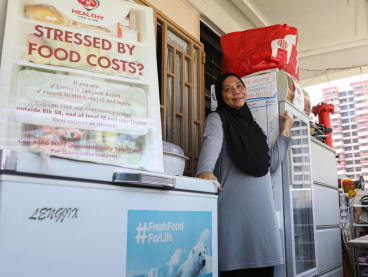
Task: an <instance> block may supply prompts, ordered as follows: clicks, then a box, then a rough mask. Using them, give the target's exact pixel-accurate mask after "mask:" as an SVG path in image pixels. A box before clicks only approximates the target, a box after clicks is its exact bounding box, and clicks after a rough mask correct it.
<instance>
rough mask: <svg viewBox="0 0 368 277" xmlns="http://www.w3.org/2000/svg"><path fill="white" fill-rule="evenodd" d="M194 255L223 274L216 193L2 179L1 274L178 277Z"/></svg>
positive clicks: (206, 268)
mask: <svg viewBox="0 0 368 277" xmlns="http://www.w3.org/2000/svg"><path fill="white" fill-rule="evenodd" d="M192 252H193V253H194V254H197V255H196V257H197V259H196V260H195V261H199V262H200V263H199V265H200V274H208V276H217V271H218V268H217V196H215V195H211V194H200V193H189V192H181V191H168V190H153V189H141V188H128V187H119V186H113V185H108V184H98V183H87V182H78V181H73V180H70V181H69V180H57V179H41V178H31V177H22V176H10V175H0V272H1V273H0V275H1V276H4V277H5V276H9V277H10V276H11V277H24V276H38V277H46V276H53V277H65V276H68V277H81V276H89V277H101V276H109V277H125V276H127V277H136V276H158V275H155V273H157V274H158V273H159V272H167V273H169V272H171V275H170V274H168V275H167V276H175V274H176V272H178V270H179V269H180V266H181V265H183V264H184V263H185V261H187V260H188V257H189V256H190V255H191V253H192ZM194 254H193V255H194ZM200 254H201V255H200ZM192 260H193V257H192ZM198 269H199V268H198ZM150 274H151V275H150ZM160 276H161V275H160ZM206 276H207V275H206Z"/></svg>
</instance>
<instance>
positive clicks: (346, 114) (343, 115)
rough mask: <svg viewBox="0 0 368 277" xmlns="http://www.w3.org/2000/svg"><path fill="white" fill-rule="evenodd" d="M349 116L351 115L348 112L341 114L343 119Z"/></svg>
mask: <svg viewBox="0 0 368 277" xmlns="http://www.w3.org/2000/svg"><path fill="white" fill-rule="evenodd" d="M348 115H349V113H348V112H342V113H341V116H342V117H345V116H348Z"/></svg>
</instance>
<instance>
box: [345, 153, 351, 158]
mask: <svg viewBox="0 0 368 277" xmlns="http://www.w3.org/2000/svg"><path fill="white" fill-rule="evenodd" d="M351 157H353V154H345V158H351Z"/></svg>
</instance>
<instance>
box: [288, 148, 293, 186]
mask: <svg viewBox="0 0 368 277" xmlns="http://www.w3.org/2000/svg"><path fill="white" fill-rule="evenodd" d="M288 158H289V180H290V185H292V184H294V161H293V160H294V159H293V150H292V149H288Z"/></svg>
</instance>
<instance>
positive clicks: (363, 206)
mask: <svg viewBox="0 0 368 277" xmlns="http://www.w3.org/2000/svg"><path fill="white" fill-rule="evenodd" d="M351 207H352V208H368V205H360V204H356V205H352V206H351Z"/></svg>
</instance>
